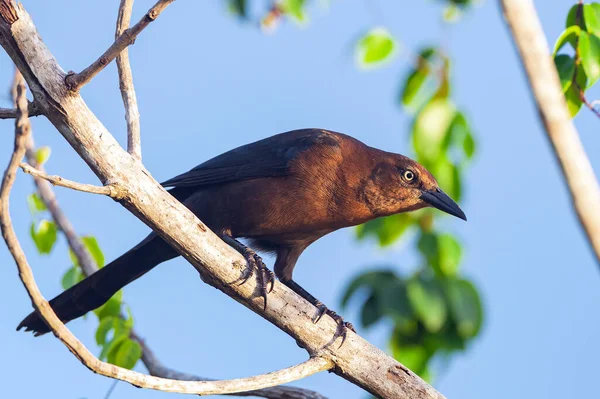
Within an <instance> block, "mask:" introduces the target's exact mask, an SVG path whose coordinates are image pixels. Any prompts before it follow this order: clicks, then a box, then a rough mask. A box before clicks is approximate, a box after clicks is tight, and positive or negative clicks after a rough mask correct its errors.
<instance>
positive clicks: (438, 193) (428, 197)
mask: <svg viewBox="0 0 600 399" xmlns="http://www.w3.org/2000/svg"><path fill="white" fill-rule="evenodd" d="M421 199H422V200H423V201H425V202H427V203H428V204H429V205H431V206H432V207H434V208H437V209H439V210H440V211H444V212H446V213H448V214H450V215H452V216H456V217H457V218H461V219H462V220H467V216H466V215H465V213H464V212H463V211H462V209H460V207H459V206H458V204H457V203H456V202H454V201H453V200H452V198H450V197H448V195H447V194H446V193H445V192H443V191H442V190H440V189H439V188H436V189H433V190H427V191H425V190H423V191H421Z"/></svg>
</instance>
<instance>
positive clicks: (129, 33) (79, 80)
mask: <svg viewBox="0 0 600 399" xmlns="http://www.w3.org/2000/svg"><path fill="white" fill-rule="evenodd" d="M3 1H5V0H3ZM174 1H175V0H159V1H158V2H157V3H156V4H155V5H154V7H152V8H151V9H150V10H148V12H147V13H146V14H145V15H144V16H143V17H142V19H140V21H139V22H138V23H137V24H135V25H134V26H133V27H131V29H126V30H125V31H123V34H122V35H120V36H119V37H118V38H117V40H115V42H114V43H113V44H112V45H111V46H110V47H109V48H108V50H106V51H105V52H104V54H102V55H101V56H100V58H98V59H97V60H96V61H94V62H93V63H92V64H91V65H90V66H89V67H87V68H85V69H84V70H83V71H81V72H79V73H74V72H70V73H69V74H68V75H67V76H66V78H65V83H66V85H67V87H68V88H69V90H71V91H78V90H79V89H81V87H82V86H83V85H85V84H86V83H88V82H89V81H90V80H92V79H93V78H94V76H96V75H97V74H98V73H99V72H100V71H101V70H103V69H104V68H105V67H106V66H107V65H108V64H110V62H111V61H112V60H114V59H115V58H116V57H117V56H118V55H119V54H120V53H121V51H123V50H124V49H125V48H127V46H130V45H132V44H133V43H134V42H135V39H136V37H137V36H138V35H139V34H140V32H141V31H143V30H144V29H145V28H146V27H147V26H148V25H149V24H150V22H153V21H154V20H155V19H156V18H158V16H159V15H160V13H161V12H163V10H164V9H165V8H167V6H168V5H169V4H171V3H172V2H174Z"/></svg>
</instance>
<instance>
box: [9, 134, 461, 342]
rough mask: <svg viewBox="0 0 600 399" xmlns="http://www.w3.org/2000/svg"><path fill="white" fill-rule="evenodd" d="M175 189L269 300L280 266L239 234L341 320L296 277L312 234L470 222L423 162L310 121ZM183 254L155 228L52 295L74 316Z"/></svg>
mask: <svg viewBox="0 0 600 399" xmlns="http://www.w3.org/2000/svg"><path fill="white" fill-rule="evenodd" d="M162 185H163V186H165V187H172V188H171V189H170V190H169V192H170V193H171V194H172V195H173V196H174V197H175V198H176V199H177V200H179V201H181V202H182V203H183V204H184V205H185V206H186V207H188V208H189V209H190V210H191V211H192V212H193V213H194V214H196V216H198V218H199V219H200V220H202V221H203V222H204V223H206V225H207V226H208V227H209V228H210V229H211V230H212V231H214V232H215V233H216V234H218V235H219V236H220V237H221V238H223V240H224V241H225V242H227V243H228V244H230V245H232V246H233V247H234V248H236V249H237V250H238V251H240V252H241V253H242V254H243V255H244V257H245V258H246V260H247V261H248V265H249V267H248V268H247V272H246V273H245V275H244V276H242V277H241V281H242V283H243V282H245V281H246V280H247V279H248V278H250V276H251V275H252V274H253V272H254V271H256V273H257V277H258V280H259V287H260V291H261V295H262V296H263V297H264V301H265V302H264V304H265V308H266V306H267V293H268V292H269V291H270V290H271V289H272V287H273V284H274V277H273V273H272V272H271V271H270V270H269V269H267V268H266V266H265V265H264V263H263V262H262V260H261V258H260V257H259V256H258V255H257V254H256V253H255V252H254V251H253V250H252V249H250V248H249V247H246V246H244V245H243V244H241V243H239V242H238V241H237V240H236V238H247V239H249V240H250V245H251V246H252V247H254V248H256V249H257V250H261V251H265V252H274V253H275V254H276V255H277V259H276V261H275V275H276V276H277V277H278V278H279V281H281V282H282V283H283V284H285V285H287V286H288V287H289V288H291V289H292V290H293V291H294V292H296V293H297V294H299V295H300V296H302V297H303V298H305V299H306V300H308V301H309V302H311V303H312V304H313V305H314V306H316V307H317V308H318V311H317V315H316V317H315V319H314V322H317V321H318V320H319V319H320V318H321V317H322V316H323V314H328V315H330V316H331V317H333V318H334V319H335V320H336V322H337V323H338V330H337V332H336V337H338V336H342V337H345V334H346V328H350V329H353V328H352V325H351V324H349V323H346V322H344V321H343V320H342V318H341V317H340V316H338V315H337V314H336V313H335V312H333V311H331V310H329V309H328V308H327V307H325V306H324V305H323V304H322V303H321V302H320V301H318V300H317V299H316V298H315V297H313V296H312V295H311V294H309V293H308V292H307V291H305V290H304V289H303V288H302V287H301V286H300V285H298V283H296V282H295V281H294V280H293V279H292V273H293V271H294V266H295V265H296V262H297V260H298V257H299V256H300V255H301V254H302V252H303V251H304V250H305V249H306V248H307V247H308V246H309V245H310V244H312V243H313V242H315V241H316V240H318V239H319V238H321V237H323V236H324V235H326V234H328V233H331V232H332V231H335V230H338V229H340V228H343V227H349V226H355V225H358V224H361V223H365V222H367V221H369V220H372V219H375V218H378V217H382V216H388V215H393V214H396V213H401V212H408V211H413V210H416V209H420V208H424V207H428V206H430V207H435V208H438V209H440V210H442V211H444V212H447V213H449V214H451V215H454V216H457V217H459V218H461V219H464V220H466V217H465V214H464V213H463V211H462V210H461V209H460V208H459V207H458V205H457V204H456V203H455V202H454V201H452V199H450V197H448V196H447V195H446V194H445V193H444V192H443V191H442V190H440V188H439V187H438V184H437V182H436V180H435V178H434V177H433V176H432V175H431V174H430V173H429V172H428V171H427V170H426V169H425V168H424V167H423V166H421V165H419V164H418V163H417V162H415V161H413V160H411V159H409V158H407V157H405V156H402V155H398V154H393V153H389V152H384V151H381V150H378V149H375V148H372V147H368V146H367V145H365V144H363V143H362V142H360V141H358V140H356V139H354V138H352V137H350V136H346V135H344V134H341V133H335V132H331V131H327V130H322V129H303V130H295V131H291V132H287V133H281V134H278V135H275V136H272V137H269V138H266V139H263V140H260V141H257V142H254V143H251V144H247V145H244V146H241V147H238V148H236V149H233V150H231V151H228V152H226V153H224V154H221V155H219V156H217V157H215V158H213V159H211V160H209V161H206V162H204V163H202V164H200V165H198V166H197V167H195V168H194V169H192V170H190V171H189V172H186V173H184V174H181V175H179V176H177V177H174V178H172V179H170V180H167V181H166V182H164V183H162ZM177 256H179V254H178V253H177V252H176V251H175V250H174V249H173V248H172V247H171V246H170V245H169V244H167V243H166V242H165V241H163V240H162V239H161V238H160V237H159V236H158V235H157V234H156V233H154V232H152V233H150V235H148V236H147V237H146V238H145V239H144V240H143V241H142V242H140V243H139V244H138V245H136V246H135V247H133V248H132V249H131V250H129V251H128V252H126V253H125V254H123V255H121V256H120V257H119V258H117V259H115V260H114V261H112V262H111V263H109V264H108V265H106V266H105V267H104V268H102V269H100V270H99V271H97V272H96V273H94V274H92V275H91V276H89V277H87V278H86V279H84V280H83V281H81V282H80V283H78V284H76V285H74V286H73V287H71V288H69V289H68V290H66V291H65V292H63V293H62V294H60V295H58V296H57V297H56V298H54V299H52V300H51V301H50V305H51V306H52V308H53V309H54V312H56V314H57V316H58V317H59V318H60V319H61V320H62V321H63V322H68V321H71V320H73V319H76V318H78V317H80V316H83V315H84V314H85V313H87V312H88V311H90V310H93V309H96V308H98V307H99V306H101V305H102V304H104V303H105V302H106V301H107V300H108V299H109V298H110V297H111V296H112V295H114V294H115V293H116V292H117V291H118V290H119V289H121V288H123V287H124V286H125V285H127V284H129V283H130V282H132V281H134V280H135V279H137V278H139V277H141V276H142V275H143V274H145V273H146V272H148V271H149V270H151V269H152V268H154V267H155V266H157V265H158V264H160V263H162V262H164V261H166V260H169V259H172V258H175V257H177ZM22 327H25V328H26V331H34V332H35V333H36V335H41V334H44V333H47V332H48V331H49V328H48V326H47V325H46V324H45V323H44V321H43V320H42V319H41V318H40V317H39V315H38V314H37V313H35V312H33V313H31V314H30V315H29V316H27V317H26V318H25V319H24V320H23V321H22V322H21V324H19V326H18V327H17V329H18V330H19V329H21V328H22Z"/></svg>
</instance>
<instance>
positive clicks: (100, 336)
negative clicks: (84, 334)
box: [96, 316, 116, 346]
mask: <svg viewBox="0 0 600 399" xmlns="http://www.w3.org/2000/svg"><path fill="white" fill-rule="evenodd" d="M115 320H116V318H115V317H114V316H107V317H105V318H103V319H101V320H100V324H98V328H97V329H96V343H97V344H98V345H100V346H103V345H104V344H106V336H107V335H108V332H109V331H110V330H112V329H113V328H114V323H115Z"/></svg>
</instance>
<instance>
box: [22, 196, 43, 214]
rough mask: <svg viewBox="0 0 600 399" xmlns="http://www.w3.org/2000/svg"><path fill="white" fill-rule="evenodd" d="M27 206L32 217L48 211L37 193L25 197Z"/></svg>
mask: <svg viewBox="0 0 600 399" xmlns="http://www.w3.org/2000/svg"><path fill="white" fill-rule="evenodd" d="M27 206H28V207H29V212H31V214H32V215H36V214H37V213H38V212H43V211H45V210H47V209H48V208H46V204H45V203H44V201H42V199H41V198H40V196H39V194H38V193H32V194H29V195H28V196H27Z"/></svg>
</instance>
